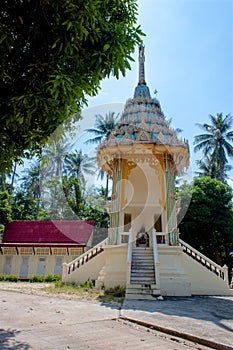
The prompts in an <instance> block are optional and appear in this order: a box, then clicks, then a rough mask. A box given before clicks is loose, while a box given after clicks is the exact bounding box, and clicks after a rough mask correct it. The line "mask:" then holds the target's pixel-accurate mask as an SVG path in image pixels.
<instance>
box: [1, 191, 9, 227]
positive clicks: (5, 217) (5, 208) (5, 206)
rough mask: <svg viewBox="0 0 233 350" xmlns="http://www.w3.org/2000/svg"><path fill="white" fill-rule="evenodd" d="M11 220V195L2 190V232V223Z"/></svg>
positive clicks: (4, 223)
mask: <svg viewBox="0 0 233 350" xmlns="http://www.w3.org/2000/svg"><path fill="white" fill-rule="evenodd" d="M10 221H11V207H10V205H9V195H8V193H7V192H0V226H1V227H0V232H1V229H2V225H6V224H7V223H8V222H10Z"/></svg>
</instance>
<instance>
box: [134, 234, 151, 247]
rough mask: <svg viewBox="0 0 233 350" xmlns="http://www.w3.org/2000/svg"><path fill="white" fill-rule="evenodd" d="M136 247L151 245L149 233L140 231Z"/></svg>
mask: <svg viewBox="0 0 233 350" xmlns="http://www.w3.org/2000/svg"><path fill="white" fill-rule="evenodd" d="M136 247H149V235H148V233H147V232H139V233H138V234H137V238H136Z"/></svg>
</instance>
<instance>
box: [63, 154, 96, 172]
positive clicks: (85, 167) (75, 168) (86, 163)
mask: <svg viewBox="0 0 233 350" xmlns="http://www.w3.org/2000/svg"><path fill="white" fill-rule="evenodd" d="M95 161H96V158H95V157H91V158H89V157H88V156H87V155H86V154H82V151H81V150H80V151H77V150H75V152H74V153H70V154H68V155H67V156H66V157H65V169H66V170H67V172H68V175H69V176H70V175H75V176H76V178H83V174H88V175H94V174H95V171H96V167H95V165H94V162H95Z"/></svg>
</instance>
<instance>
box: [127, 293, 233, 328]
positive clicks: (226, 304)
mask: <svg viewBox="0 0 233 350" xmlns="http://www.w3.org/2000/svg"><path fill="white" fill-rule="evenodd" d="M122 310H125V311H126V312H127V310H133V311H138V312H140V311H142V312H147V313H151V314H155V315H156V313H159V314H164V315H167V316H177V317H186V318H190V319H197V320H204V321H208V322H212V323H214V324H216V325H217V326H219V327H221V328H223V329H225V330H226V331H230V332H233V298H231V297H229V298H228V297H209V296H208V297H196V296H195V297H189V298H178V297H167V298H164V300H163V301H157V300H155V301H140V300H137V301H135V300H125V301H124V303H123V306H122ZM224 322H225V323H224ZM226 323H227V324H226Z"/></svg>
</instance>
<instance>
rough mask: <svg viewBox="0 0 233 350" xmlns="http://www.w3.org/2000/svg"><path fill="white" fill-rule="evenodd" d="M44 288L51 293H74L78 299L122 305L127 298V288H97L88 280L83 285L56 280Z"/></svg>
mask: <svg viewBox="0 0 233 350" xmlns="http://www.w3.org/2000/svg"><path fill="white" fill-rule="evenodd" d="M43 290H45V291H47V292H48V293H51V294H64V295H66V296H67V295H70V296H71V295H72V296H75V297H77V299H83V300H92V301H100V302H102V303H107V304H117V305H119V304H120V305H121V304H122V303H123V301H124V298H125V288H123V287H121V286H116V287H114V288H109V289H101V290H100V289H95V287H94V281H91V280H87V281H86V282H85V283H84V284H83V285H79V284H76V283H64V282H62V281H56V282H55V283H54V285H51V286H50V287H45V288H43Z"/></svg>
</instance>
